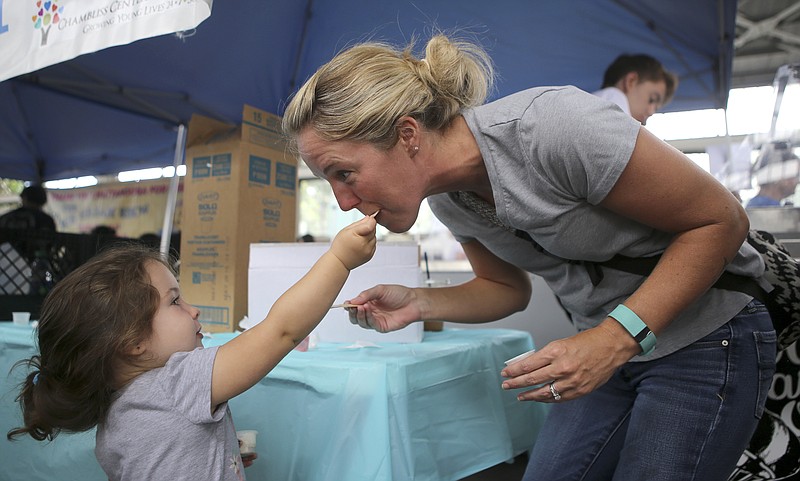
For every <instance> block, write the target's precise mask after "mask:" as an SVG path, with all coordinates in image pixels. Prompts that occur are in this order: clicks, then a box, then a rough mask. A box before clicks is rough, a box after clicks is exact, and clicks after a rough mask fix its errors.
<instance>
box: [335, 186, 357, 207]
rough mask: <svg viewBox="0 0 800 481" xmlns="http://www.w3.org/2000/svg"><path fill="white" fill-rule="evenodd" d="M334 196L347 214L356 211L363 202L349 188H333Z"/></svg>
mask: <svg viewBox="0 0 800 481" xmlns="http://www.w3.org/2000/svg"><path fill="white" fill-rule="evenodd" d="M333 196H334V197H336V202H337V203H338V204H339V208H340V209H342V210H343V211H345V212H347V211H349V210H351V209H354V208H355V207H356V206H357V205H358V203H359V202H361V199H359V198H358V197H357V196H356V195H355V194H353V191H352V190H351V189H350V188H348V187H333Z"/></svg>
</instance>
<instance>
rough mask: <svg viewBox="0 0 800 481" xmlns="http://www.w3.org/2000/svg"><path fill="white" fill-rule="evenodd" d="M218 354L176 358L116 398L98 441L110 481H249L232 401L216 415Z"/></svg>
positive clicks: (180, 354)
mask: <svg viewBox="0 0 800 481" xmlns="http://www.w3.org/2000/svg"><path fill="white" fill-rule="evenodd" d="M217 350H218V347H210V348H208V349H202V348H198V349H195V350H193V351H190V352H177V353H175V354H173V355H172V356H171V357H170V358H169V360H168V361H167V364H166V365H165V366H164V367H161V368H157V369H153V370H150V371H147V372H145V373H143V374H141V375H139V377H137V378H136V379H134V380H133V381H131V383H130V384H128V385H127V386H125V387H124V388H122V389H121V390H119V391H118V392H117V393H116V396H115V399H114V402H113V404H112V405H111V409H110V410H109V412H108V415H107V417H106V420H105V422H103V423H101V424H100V425H98V427H97V440H96V443H95V456H97V460H98V462H99V463H100V466H101V467H102V468H103V471H105V472H106V474H107V475H108V477H109V479H111V480H113V481H117V480H121V481H125V480H137V481H138V480H143V479H147V480H171V481H178V480H185V481H190V480H199V479H202V480H215V481H244V479H245V474H244V466H243V464H242V458H241V455H240V454H239V441H238V439H237V438H236V429H235V428H234V425H233V418H232V417H231V412H230V409H228V403H227V402H224V403H222V404H220V405H219V406H217V407H216V409H215V410H214V411H212V410H211V372H212V370H213V368H214V359H215V357H216V355H217Z"/></svg>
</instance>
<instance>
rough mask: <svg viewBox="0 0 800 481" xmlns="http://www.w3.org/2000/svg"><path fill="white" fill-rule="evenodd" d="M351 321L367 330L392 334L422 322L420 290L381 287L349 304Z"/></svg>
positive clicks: (352, 300)
mask: <svg viewBox="0 0 800 481" xmlns="http://www.w3.org/2000/svg"><path fill="white" fill-rule="evenodd" d="M347 303H348V304H355V305H356V306H357V307H350V308H348V309H347V311H348V314H349V317H350V322H351V323H353V324H358V325H359V326H361V327H363V328H364V329H375V330H376V331H378V332H391V331H396V330H398V329H402V328H404V327H406V326H407V325H409V324H411V323H412V322H414V321H419V320H421V319H420V317H421V314H420V313H421V311H420V307H419V300H418V298H417V294H416V290H415V289H410V288H408V287H404V286H398V285H378V286H375V287H373V288H371V289H367V290H366V291H363V292H361V293H360V294H359V295H358V296H356V297H354V298H353V299H350V300H349V301H347Z"/></svg>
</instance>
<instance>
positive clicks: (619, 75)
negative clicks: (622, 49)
mask: <svg viewBox="0 0 800 481" xmlns="http://www.w3.org/2000/svg"><path fill="white" fill-rule="evenodd" d="M677 88H678V77H677V75H675V74H674V73H672V72H669V71H668V70H666V69H665V68H664V66H663V65H661V62H659V61H658V60H656V59H655V58H653V57H651V56H649V55H645V54H634V55H628V54H623V55H620V56H619V57H617V58H616V59H615V60H614V61H613V62H612V63H611V65H609V66H608V68H607V69H606V71H605V74H604V75H603V85H602V87H601V89H600V90H597V91H595V92H593V94H594V95H595V96H597V97H600V98H602V99H605V100H610V101H611V102H614V103H615V104H617V105H618V106H619V107H620V108H621V109H622V111H623V112H625V113H626V114H629V115H631V116H632V117H633V118H634V119H636V120H638V121H639V122H641V123H642V125H645V124H646V123H647V119H648V118H650V116H652V115H653V114H654V113H656V111H657V110H658V109H660V108H662V107H663V106H665V105H666V104H667V103H669V101H670V100H672V97H673V95H675V90H676V89H677Z"/></svg>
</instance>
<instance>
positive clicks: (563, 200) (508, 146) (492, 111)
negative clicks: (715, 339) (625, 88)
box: [428, 86, 769, 360]
mask: <svg viewBox="0 0 800 481" xmlns="http://www.w3.org/2000/svg"><path fill="white" fill-rule="evenodd" d="M463 115H464V118H465V119H466V122H467V125H468V126H469V129H470V130H471V131H472V134H473V136H474V137H475V140H476V141H477V143H478V147H479V148H480V151H481V155H482V156H483V161H484V163H485V164H486V170H487V172H488V174H489V181H490V182H491V186H492V192H493V195H494V203H495V207H496V209H497V216H498V218H499V220H500V221H501V222H502V223H503V224H505V225H506V226H510V227H512V228H515V229H520V230H522V231H524V232H527V233H528V235H530V236H531V237H532V238H533V239H534V240H535V241H536V242H537V243H538V244H539V245H541V246H542V247H543V248H544V249H545V250H546V251H547V252H548V253H550V254H552V255H547V254H546V253H541V252H538V251H537V250H536V249H535V248H534V246H533V245H532V244H531V243H530V242H529V241H527V240H525V239H522V238H519V237H517V236H516V235H515V234H514V233H512V232H509V231H508V230H506V229H503V228H502V227H498V226H496V225H493V224H492V223H490V222H489V221H488V220H486V219H485V218H483V217H481V216H480V215H479V214H476V213H474V212H473V211H471V210H470V209H468V208H466V207H464V206H462V205H460V204H459V203H457V202H455V201H454V200H453V199H452V197H451V196H450V194H439V195H435V196H431V197H429V198H428V201H429V204H430V207H431V209H432V210H433V212H434V214H435V215H436V217H438V218H439V219H440V220H441V221H442V222H443V223H444V224H445V225H446V226H447V227H448V228H449V229H450V230H451V232H452V233H453V235H454V236H455V238H456V239H457V240H458V241H459V242H462V243H464V242H469V241H473V240H477V241H479V242H480V243H481V244H482V245H484V246H485V247H486V248H488V249H489V250H490V251H491V252H492V253H493V254H494V255H496V256H497V257H499V258H501V259H503V260H505V261H506V262H509V263H511V264H513V265H516V266H518V267H520V268H522V269H524V270H526V271H528V272H531V273H534V274H537V275H539V276H541V277H542V278H543V279H544V280H545V282H546V283H547V284H548V285H549V286H550V288H551V289H552V290H553V292H554V293H555V294H556V295H557V296H558V298H559V299H560V301H561V303H562V304H563V306H564V308H565V309H566V310H567V311H568V312H569V313H570V314H571V318H572V322H573V323H574V324H575V326H576V327H577V328H578V329H579V330H584V329H588V328H591V327H594V326H596V325H598V324H599V323H600V322H601V321H603V320H604V319H605V318H606V317H607V315H608V313H609V312H611V311H612V310H613V309H614V308H615V307H616V306H617V305H618V304H620V303H622V302H624V301H625V299H626V298H627V297H628V296H630V295H631V294H632V293H633V292H634V291H635V290H636V289H637V288H638V286H639V285H640V284H641V283H642V281H643V280H644V278H643V277H641V276H638V275H635V274H629V273H625V272H622V271H619V270H615V269H610V268H603V269H602V272H603V275H604V277H603V280H602V281H601V282H600V283H599V284H598V285H596V286H595V285H593V284H592V282H591V281H590V278H589V274H588V272H587V270H586V268H585V267H584V266H582V265H578V264H575V263H569V262H567V261H565V260H564V259H571V260H578V261H595V262H601V261H605V260H608V259H611V258H612V257H613V256H614V255H615V254H623V255H626V256H629V257H646V256H652V255H656V254H660V253H661V252H663V251H664V249H665V248H666V247H667V245H668V244H669V242H670V239H671V238H672V235H671V234H669V233H666V232H661V231H658V230H655V229H653V228H651V227H648V226H646V225H643V224H640V223H638V222H636V221H633V220H631V219H628V218H626V217H623V216H620V215H618V214H615V213H613V212H611V211H609V210H607V209H605V208H603V207H600V206H599V205H598V204H599V203H600V202H601V201H602V200H603V199H604V198H605V197H606V195H608V193H609V191H611V189H612V187H614V184H615V183H616V182H617V180H618V179H619V176H620V174H621V173H622V171H623V170H624V169H625V166H626V165H627V163H628V161H629V160H630V157H631V153H632V152H633V148H634V145H635V143H636V138H637V136H638V133H639V129H640V128H642V127H641V125H640V124H639V122H637V121H636V120H634V119H633V118H631V117H630V116H629V115H627V114H625V113H623V112H622V111H621V110H620V109H619V107H617V106H616V105H614V104H613V103H611V102H608V101H606V100H603V99H599V98H597V97H595V96H593V95H591V94H589V93H587V92H584V91H582V90H579V89H577V88H575V87H569V86H565V87H538V88H533V89H529V90H525V91H522V92H518V93H516V94H513V95H510V96H508V97H504V98H502V99H499V100H497V101H494V102H492V103H488V104H485V105H482V106H480V107H476V108H473V109H467V110H465V111H464V112H463ZM727 270H728V271H730V272H733V273H736V274H742V275H747V276H752V277H759V276H761V275H762V274H763V272H764V262H763V260H762V259H761V256H760V255H759V254H758V252H756V251H755V250H754V249H753V248H752V247H750V246H749V244H747V243H746V242H745V243H744V245H743V246H742V247H741V248H740V249H739V253H738V254H737V256H736V257H735V258H734V259H733V261H732V262H731V263H730V265H729V266H728V268H727ZM762 285H765V284H764V283H763V281H762ZM766 286H768V285H765V287H766ZM767 289H769V287H767ZM751 299H752V298H751V297H750V296H748V295H746V294H742V293H738V292H733V291H726V290H722V289H716V288H712V289H710V290H709V291H708V292H707V293H706V294H704V295H703V296H702V297H701V298H700V299H698V300H697V301H695V302H694V303H693V304H692V305H690V306H689V307H688V308H687V309H685V310H684V311H683V312H682V313H681V314H680V315H679V316H678V317H677V318H675V319H674V320H673V321H672V323H671V324H670V325H669V326H668V327H667V328H666V329H664V330H663V331H662V332H661V333H659V335H658V336H657V339H658V342H657V345H656V349H655V350H654V351H653V352H652V353H651V354H650V355H649V356H646V357H637V358H635V359H634V360H646V359H655V358H658V357H662V356H665V355H667V354H670V353H672V352H674V351H676V350H678V349H680V348H682V347H685V346H687V345H689V344H691V343H692V342H694V341H696V340H698V339H700V338H702V337H704V336H705V335H707V334H709V333H711V332H712V331H714V330H715V329H716V328H718V327H719V326H721V325H723V324H725V323H726V322H728V320H730V319H731V318H732V317H733V316H735V315H736V314H737V313H738V312H739V311H740V310H741V309H742V308H743V307H744V306H745V305H746V304H747V303H748V302H749V301H750V300H751ZM534 302H536V301H535V299H534Z"/></svg>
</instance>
